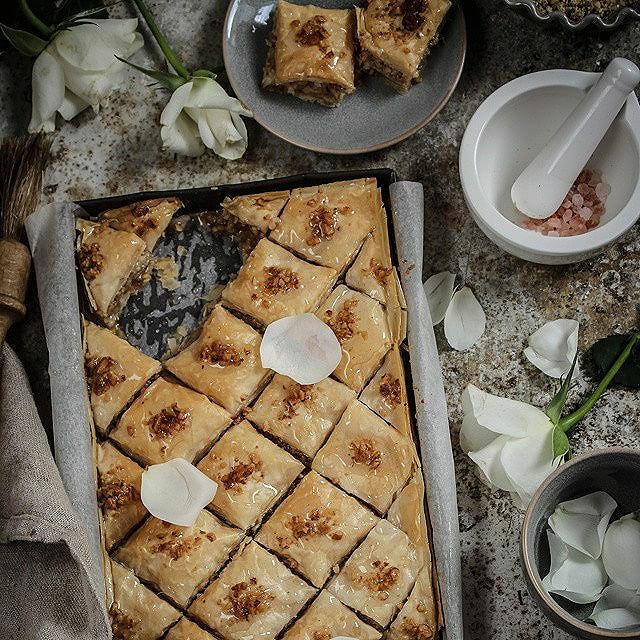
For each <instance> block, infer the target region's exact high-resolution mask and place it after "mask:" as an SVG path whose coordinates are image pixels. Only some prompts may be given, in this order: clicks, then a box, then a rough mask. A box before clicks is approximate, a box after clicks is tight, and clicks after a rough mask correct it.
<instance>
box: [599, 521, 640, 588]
mask: <svg viewBox="0 0 640 640" xmlns="http://www.w3.org/2000/svg"><path fill="white" fill-rule="evenodd" d="M602 561H603V562H604V567H605V569H606V570H607V573H608V574H609V577H610V578H611V580H612V581H613V582H615V583H616V584H619V585H620V586H622V587H625V588H626V589H633V590H634V591H638V590H640V522H639V521H638V519H637V514H634V513H630V514H629V515H626V516H624V517H622V518H620V520H616V521H615V522H612V523H611V524H610V525H609V528H608V529H607V532H606V533H605V534H604V542H603V544H602Z"/></svg>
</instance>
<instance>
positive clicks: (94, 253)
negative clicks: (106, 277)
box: [78, 242, 104, 280]
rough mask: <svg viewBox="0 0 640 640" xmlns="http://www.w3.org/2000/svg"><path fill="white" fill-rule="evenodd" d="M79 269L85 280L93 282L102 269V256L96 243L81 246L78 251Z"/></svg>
mask: <svg viewBox="0 0 640 640" xmlns="http://www.w3.org/2000/svg"><path fill="white" fill-rule="evenodd" d="M78 262H79V264H80V269H82V273H83V274H84V277H85V278H86V279H87V280H94V279H95V278H96V277H97V276H98V275H100V272H101V271H102V268H103V267H104V256H103V255H102V253H101V252H100V246H99V245H98V244H97V243H96V242H92V243H91V244H83V245H81V246H80V249H79V251H78Z"/></svg>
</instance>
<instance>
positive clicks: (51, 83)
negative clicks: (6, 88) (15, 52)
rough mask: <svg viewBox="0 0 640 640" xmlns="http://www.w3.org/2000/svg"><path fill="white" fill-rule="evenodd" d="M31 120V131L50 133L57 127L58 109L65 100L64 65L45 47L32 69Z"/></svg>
mask: <svg viewBox="0 0 640 640" xmlns="http://www.w3.org/2000/svg"><path fill="white" fill-rule="evenodd" d="M31 78H32V80H31V82H32V89H31V122H30V123H29V131H30V132H31V133H35V132H37V131H45V132H47V133H50V132H51V131H53V130H54V129H55V128H56V111H58V109H59V108H60V107H61V105H62V103H63V101H64V95H65V90H64V73H63V72H62V65H61V64H60V62H59V61H58V60H57V59H56V58H55V57H54V56H52V55H51V54H50V53H49V51H48V50H47V49H45V50H44V51H43V52H42V53H41V54H40V55H39V56H38V57H37V58H36V61H35V62H34V63H33V69H32V71H31Z"/></svg>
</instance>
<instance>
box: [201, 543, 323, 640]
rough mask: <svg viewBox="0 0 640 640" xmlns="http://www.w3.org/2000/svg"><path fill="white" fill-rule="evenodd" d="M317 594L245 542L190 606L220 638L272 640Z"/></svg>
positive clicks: (265, 552) (269, 557) (254, 544)
mask: <svg viewBox="0 0 640 640" xmlns="http://www.w3.org/2000/svg"><path fill="white" fill-rule="evenodd" d="M315 592H316V590H315V589H314V588H312V587H310V586H309V585H308V584H307V583H306V582H304V580H301V579H300V578H298V577H297V576H296V575H294V574H293V573H291V571H289V569H287V567H285V565H284V564H282V562H280V561H279V560H278V559H277V558H276V557H275V556H274V555H272V554H271V553H269V552H268V551H265V549H263V548H262V547H261V546H260V545H258V544H256V543H255V542H250V543H249V544H248V545H247V546H246V547H245V548H244V549H243V551H242V552H241V553H240V554H238V555H237V556H236V557H235V558H233V560H231V562H230V563H229V564H228V565H227V566H226V567H225V568H224V569H223V570H222V573H221V574H220V575H219V576H218V578H216V579H215V580H214V581H213V582H212V583H211V584H210V585H209V586H208V587H207V588H206V589H205V591H204V593H203V594H202V595H201V596H200V597H199V598H197V599H196V600H195V602H194V603H193V604H192V605H191V607H190V608H189V613H191V614H192V615H194V616H195V617H196V618H198V620H202V621H203V622H204V623H205V624H207V625H208V626H209V627H211V628H212V629H215V630H216V631H217V632H218V633H219V634H220V635H222V636H223V637H224V638H225V640H247V638H260V639H261V640H273V639H274V638H275V637H276V636H277V635H278V634H279V633H280V631H282V629H283V628H284V627H285V626H286V625H287V624H288V623H289V622H290V621H291V620H292V619H293V618H294V617H295V616H296V615H297V614H298V612H299V611H300V610H301V609H302V607H304V605H305V604H306V603H307V601H308V600H310V599H311V597H313V595H314V594H315Z"/></svg>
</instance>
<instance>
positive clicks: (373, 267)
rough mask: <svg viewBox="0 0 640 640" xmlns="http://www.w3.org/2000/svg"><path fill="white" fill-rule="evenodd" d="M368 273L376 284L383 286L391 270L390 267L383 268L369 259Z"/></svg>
mask: <svg viewBox="0 0 640 640" xmlns="http://www.w3.org/2000/svg"><path fill="white" fill-rule="evenodd" d="M369 272H370V273H371V275H372V276H373V277H374V278H375V279H376V280H377V281H378V284H381V285H385V284H387V279H388V278H389V276H390V275H391V273H392V272H393V269H392V268H391V267H383V266H382V264H381V263H380V261H379V260H377V259H376V258H371V260H369Z"/></svg>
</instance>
